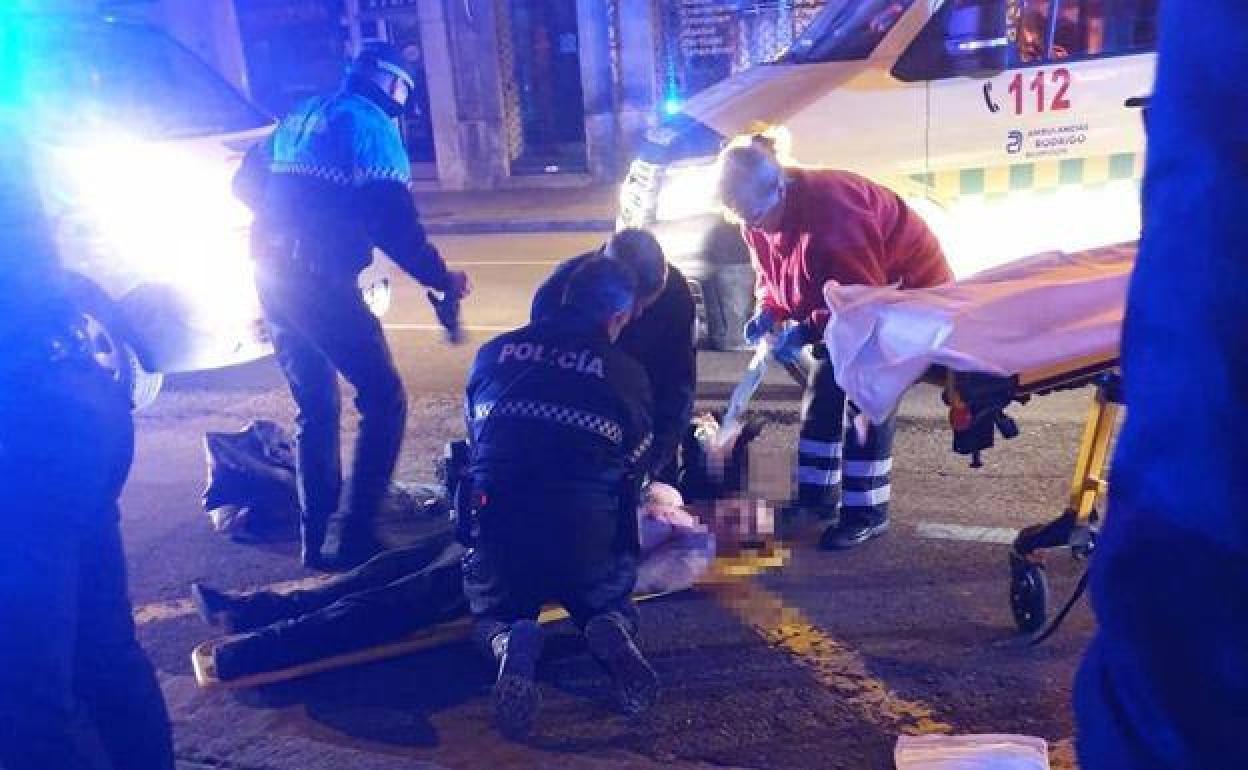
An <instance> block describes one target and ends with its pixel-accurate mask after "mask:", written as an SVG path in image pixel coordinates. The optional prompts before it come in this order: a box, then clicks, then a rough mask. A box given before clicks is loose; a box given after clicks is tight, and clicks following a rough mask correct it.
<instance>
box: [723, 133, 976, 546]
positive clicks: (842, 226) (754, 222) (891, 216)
mask: <svg viewBox="0 0 1248 770" xmlns="http://www.w3.org/2000/svg"><path fill="white" fill-rule="evenodd" d="M721 161H722V167H723V174H722V177H721V179H720V197H721V200H722V201H723V203H724V206H725V208H726V209H727V210H728V211H729V212H730V213H731V214H733V215H735V217H736V218H737V219H738V220H740V223H741V232H742V235H743V236H744V238H745V241H746V243H747V244H748V245H749V247H750V255H751V259H752V260H753V263H754V270H755V272H756V273H757V283H756V298H757V309H756V312H755V314H754V316H753V317H752V318H751V319H750V321H749V322H748V323H747V324H746V328H745V336H746V339H747V341H749V342H750V344H757V343H758V341H759V340H761V339H762V338H763V337H764V336H766V335H768V334H774V335H775V336H774V342H773V349H774V351H775V354H776V357H777V358H779V359H781V360H793V359H795V358H796V357H797V356H798V354H799V353H800V352H801V351H802V349H803V348H805V347H806V346H808V345H813V349H812V353H813V355H814V358H815V366H814V368H813V369H812V370H811V373H810V379H809V381H808V382H807V386H806V395H805V397H804V399H803V402H802V428H801V434H800V442H799V445H798V468H797V482H798V493H797V499H796V501H794V502H795V506H794V507H795V508H796V509H797V510H799V511H801V512H802V513H803V514H814V515H816V516H818V517H820V518H829V519H832V518H834V517H835V516H836V509H837V504H838V494H837V493H838V491H839V493H840V494H839V498H840V499H839V503H840V506H841V511H840V520H839V522H838V523H837V524H835V525H833V526H831V527H829V528H828V529H827V531H826V532H824V534H823V538H822V540H821V541H820V546H821V547H823V548H828V549H844V548H852V547H854V546H856V545H860V544H861V543H864V542H866V541H867V540H870V539H871V538H873V537H876V536H878V535H881V534H883V533H884V532H885V531H887V529H888V501H889V492H890V486H889V484H890V471H891V468H892V462H893V460H892V444H893V432H894V427H895V424H894V420H892V419H890V420H889V421H888V422H886V423H885V424H883V425H873V426H871V428H870V429H869V430H868V431H867V435H866V438H865V440H861V439H860V438H859V437H858V436H857V434H856V432H855V431H853V430H850V431H848V432H847V431H846V430H845V423H846V420H845V409H846V403H845V393H844V391H842V390H841V389H840V387H838V386H837V384H836V380H835V379H834V378H833V372H832V367H831V364H830V362H829V360H828V352H827V349H826V348H825V347H824V345H823V344H822V340H823V331H824V327H825V326H826V325H827V322H828V316H829V312H828V309H827V306H826V304H825V302H824V299H823V287H824V285H825V284H826V283H827V282H828V281H836V282H837V283H839V284H860V285H867V286H887V285H892V284H899V285H900V286H901V287H902V288H924V287H929V286H937V285H939V284H942V283H946V282H948V281H950V280H952V278H953V274H952V273H951V272H950V270H949V265H948V264H947V263H946V261H945V256H944V253H943V252H942V251H941V248H940V243H939V242H938V241H937V240H936V237H935V236H934V235H932V232H931V231H930V230H929V229H928V228H927V225H926V224H924V222H923V220H922V219H920V218H919V216H918V215H917V214H915V213H914V212H913V211H911V210H910V208H909V207H907V206H906V204H905V203H904V202H903V201H902V200H901V198H899V197H898V196H897V194H896V193H894V192H892V191H891V190H889V189H888V188H886V187H882V186H880V185H877V184H875V183H873V182H871V181H869V180H867V179H864V178H862V177H860V176H857V175H856V174H851V173H849V172H845V171H834V170H831V169H813V168H811V169H806V168H795V167H792V166H787V165H785V164H783V163H781V162H780V160H779V159H778V158H777V155H776V150H775V146H774V143H773V142H772V140H770V139H768V138H765V137H761V136H756V137H752V138H751V139H750V140H749V141H748V143H744V144H742V143H737V144H736V146H733V147H730V148H728V149H727V150H725V151H724V153H723V156H722V158H721ZM851 408H852V407H851ZM846 433H848V435H846ZM842 448H843V449H842ZM842 453H843V456H844V463H843V464H842V462H841V460H842ZM842 473H843V474H844V475H843V478H842Z"/></svg>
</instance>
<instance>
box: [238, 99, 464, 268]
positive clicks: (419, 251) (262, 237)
mask: <svg viewBox="0 0 1248 770" xmlns="http://www.w3.org/2000/svg"><path fill="white" fill-rule="evenodd" d="M411 181H412V180H411V165H410V163H409V161H408V158H407V152H406V151H405V150H404V148H403V140H402V138H401V137H400V135H399V131H398V128H397V127H396V126H395V124H394V121H393V120H391V119H390V116H389V115H387V114H386V112H385V111H384V110H383V109H382V108H381V107H380V106H378V105H377V104H376V103H375V102H374V101H373V100H371V99H369V98H368V97H367V96H366V95H364V94H363V93H359V92H357V91H356V90H355V89H353V88H352V86H351V84H350V83H348V85H346V86H344V88H343V89H342V90H340V91H338V92H337V93H334V94H332V95H329V96H319V97H314V98H312V99H309V100H307V101H305V102H303V103H302V104H301V105H299V106H298V107H297V108H296V109H295V110H294V111H292V112H291V113H290V114H289V115H287V116H286V117H285V118H283V119H282V121H281V123H280V124H279V125H278V127H277V129H276V130H275V131H274V132H273V134H272V135H270V137H269V138H268V139H267V140H265V141H264V142H262V143H260V144H258V145H256V146H255V147H254V148H252V150H251V151H250V152H249V153H248V154H247V156H246V158H245V159H244V161H243V165H242V167H241V168H240V169H239V172H238V174H237V175H236V176H235V179H234V192H235V194H236V195H237V196H238V197H239V198H240V199H242V200H243V201H244V202H245V203H247V204H248V205H249V206H250V207H251V208H252V210H253V211H254V212H255V214H256V223H255V225H254V226H253V233H252V240H253V247H254V249H255V251H256V256H257V258H258V259H259V260H261V261H264V260H265V259H266V258H269V257H270V256H271V255H275V254H280V255H281V256H282V257H283V258H285V259H292V258H293V259H294V260H295V261H297V262H299V263H302V264H303V265H304V266H305V267H306V268H308V269H310V270H312V271H314V272H318V273H322V274H325V275H327V277H336V276H337V277H349V278H354V277H355V276H356V275H357V274H358V273H359V272H360V271H361V270H363V269H364V268H365V267H367V266H368V265H369V264H370V263H371V262H372V250H373V247H374V246H376V247H378V248H380V249H381V250H382V251H384V252H385V253H386V255H387V256H389V257H390V258H391V259H392V260H393V261H394V262H395V264H397V265H398V266H399V267H400V268H402V269H403V270H404V271H405V272H407V273H408V274H409V275H411V276H412V277H413V278H415V279H416V280H418V281H420V282H421V283H423V284H425V285H426V286H430V287H432V288H434V289H438V290H445V289H446V288H447V269H446V264H445V263H444V262H443V260H442V257H441V256H440V255H439V254H438V252H437V250H436V249H435V248H434V247H433V245H432V244H430V243H429V240H428V238H427V237H426V235H425V230H424V228H423V227H422V226H421V224H420V219H419V217H418V216H417V214H416V207H415V205H414V204H413V202H412V197H411V194H410V191H409V187H410V185H411Z"/></svg>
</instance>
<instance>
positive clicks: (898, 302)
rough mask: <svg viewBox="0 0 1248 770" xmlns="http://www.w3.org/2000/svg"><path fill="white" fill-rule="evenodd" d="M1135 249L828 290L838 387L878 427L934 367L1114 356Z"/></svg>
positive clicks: (995, 369) (993, 367) (1016, 368)
mask: <svg viewBox="0 0 1248 770" xmlns="http://www.w3.org/2000/svg"><path fill="white" fill-rule="evenodd" d="M1135 250H1136V247H1135V244H1128V245H1122V246H1112V247H1106V248H1101V249H1093V250H1089V251H1083V252H1079V253H1077V254H1065V253H1061V252H1049V253H1045V254H1037V255H1035V256H1031V257H1026V258H1024V259H1020V260H1018V261H1016V262H1011V263H1009V264H1006V265H1002V266H1000V267H997V268H993V269H991V270H986V271H984V272H982V273H976V274H975V275H972V276H970V277H968V278H965V279H963V280H961V281H957V282H955V283H952V284H948V285H945V286H940V287H936V288H932V289H910V290H900V289H897V288H893V287H883V288H877V287H870V286H838V285H836V284H834V283H829V284H828V285H827V286H826V287H825V288H824V297H825V299H826V300H827V303H828V307H829V308H830V309H831V310H832V318H831V320H830V321H829V322H828V327H827V331H826V332H825V334H824V341H825V342H826V343H827V346H828V353H829V355H830V356H831V360H832V364H833V366H834V367H835V372H836V381H837V383H838V384H839V385H840V386H841V387H842V388H843V389H844V390H845V392H846V394H847V395H848V396H849V398H850V400H852V401H853V402H854V403H855V404H857V406H858V408H859V409H861V410H862V412H863V413H864V414H865V415H866V416H867V417H868V418H869V419H871V420H872V421H873V422H877V423H878V422H881V421H883V420H885V419H887V418H888V416H889V415H890V414H892V413H893V412H894V411H895V410H896V409H897V406H898V404H899V403H900V402H901V397H902V395H903V394H904V393H905V392H906V389H908V388H909V387H910V386H911V385H913V384H914V383H915V382H917V381H918V380H919V378H920V377H922V376H923V373H924V372H925V371H927V369H928V368H929V367H930V366H933V365H943V366H945V367H948V368H950V369H953V370H955V371H959V372H984V373H987V374H998V375H1003V376H1005V375H1013V374H1019V373H1022V372H1027V371H1031V370H1035V369H1038V368H1042V367H1049V366H1053V365H1060V364H1062V363H1063V362H1067V361H1072V360H1075V359H1079V358H1083V357H1087V356H1093V355H1098V354H1101V353H1104V352H1106V351H1116V350H1117V349H1118V343H1119V338H1120V336H1121V330H1122V312H1123V306H1124V305H1125V303H1126V291H1127V281H1128V279H1129V277H1130V275H1131V268H1132V267H1133V266H1134V264H1135Z"/></svg>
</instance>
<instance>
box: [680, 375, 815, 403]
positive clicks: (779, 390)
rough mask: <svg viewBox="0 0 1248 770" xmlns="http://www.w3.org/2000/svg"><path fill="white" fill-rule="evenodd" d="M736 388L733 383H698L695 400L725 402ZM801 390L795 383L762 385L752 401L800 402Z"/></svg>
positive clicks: (715, 381)
mask: <svg viewBox="0 0 1248 770" xmlns="http://www.w3.org/2000/svg"><path fill="white" fill-rule="evenodd" d="M736 387H737V383H735V382H724V381H722V380H711V381H704V382H699V383H698V389H697V392H696V393H695V395H694V398H695V399H698V400H703V401H727V400H728V398H729V397H731V396H732V391H733V389H734V388H736ZM801 400H802V388H801V387H799V386H798V385H797V384H796V383H794V384H792V385H790V384H788V383H784V384H774V385H773V384H771V383H764V384H763V385H761V386H760V387H759V389H758V391H757V392H755V394H754V398H753V399H752V401H755V402H757V401H801Z"/></svg>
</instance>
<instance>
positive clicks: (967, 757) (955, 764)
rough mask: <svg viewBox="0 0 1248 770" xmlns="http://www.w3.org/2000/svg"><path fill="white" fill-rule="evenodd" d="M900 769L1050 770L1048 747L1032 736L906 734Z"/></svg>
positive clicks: (898, 752)
mask: <svg viewBox="0 0 1248 770" xmlns="http://www.w3.org/2000/svg"><path fill="white" fill-rule="evenodd" d="M893 762H894V763H895V764H896V765H897V770H1049V751H1048V744H1047V743H1045V742H1044V740H1043V739H1042V738H1034V737H1032V736H1030V735H903V736H901V737H900V738H898V739H897V748H896V749H894V751H893Z"/></svg>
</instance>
